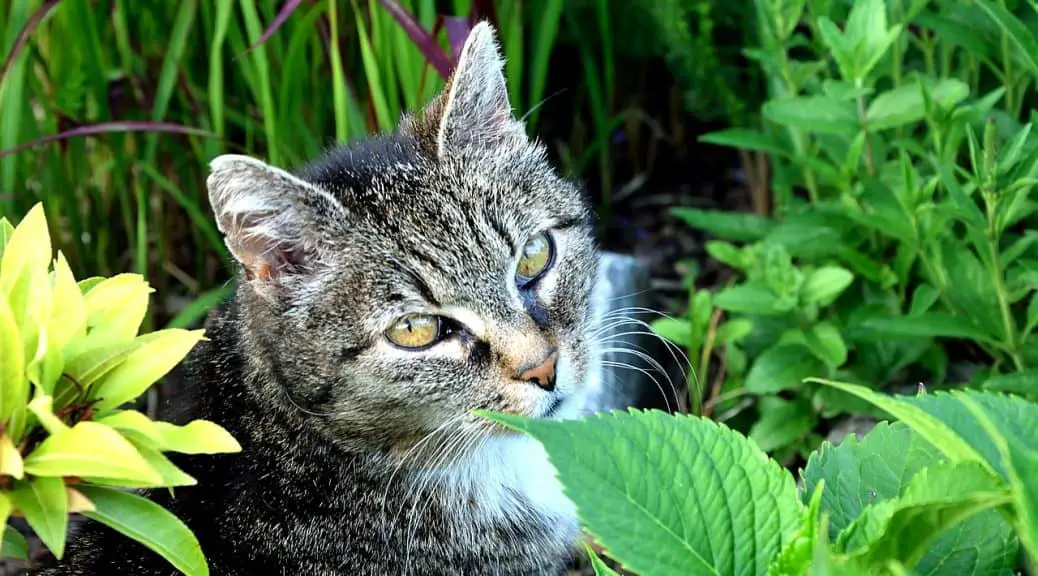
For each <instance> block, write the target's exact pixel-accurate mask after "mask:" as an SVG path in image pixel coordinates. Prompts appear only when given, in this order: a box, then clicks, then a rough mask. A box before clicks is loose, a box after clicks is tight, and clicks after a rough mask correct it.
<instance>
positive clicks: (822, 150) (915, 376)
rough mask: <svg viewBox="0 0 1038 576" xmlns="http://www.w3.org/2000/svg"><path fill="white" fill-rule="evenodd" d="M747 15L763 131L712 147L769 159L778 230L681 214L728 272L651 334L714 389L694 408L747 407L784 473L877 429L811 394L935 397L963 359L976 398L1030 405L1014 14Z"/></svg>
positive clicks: (1026, 209)
mask: <svg viewBox="0 0 1038 576" xmlns="http://www.w3.org/2000/svg"><path fill="white" fill-rule="evenodd" d="M756 7H757V16H758V20H759V23H760V30H759V32H760V39H761V45H760V48H759V50H754V51H753V53H754V54H755V58H756V59H757V61H758V62H759V64H760V66H761V69H762V71H763V72H764V73H765V75H766V76H767V77H768V78H769V79H770V80H771V81H770V83H769V85H770V86H771V90H770V96H769V99H768V101H767V102H766V103H765V104H764V106H763V107H762V116H763V123H762V126H761V128H759V129H748V128H733V129H729V130H724V131H721V132H716V133H712V134H709V135H707V136H705V137H704V140H705V141H708V142H712V143H716V144H720V145H725V146H732V147H736V148H739V149H740V150H752V151H755V152H760V153H766V154H768V156H769V159H770V161H771V167H772V171H773V173H774V175H773V177H772V179H771V188H772V191H773V193H774V196H775V197H774V202H773V205H774V206H775V213H774V214H772V215H770V216H767V217H765V216H762V215H757V214H730V213H723V212H718V211H708V210H698V209H691V208H675V209H674V210H673V213H674V214H675V215H677V216H678V217H680V218H681V219H683V220H684V221H685V222H687V223H688V224H689V225H690V226H693V227H695V228H698V229H701V230H705V231H707V232H709V233H710V234H711V235H712V236H713V237H714V239H713V240H712V241H710V242H709V243H708V244H707V251H708V252H709V254H710V255H711V256H712V257H713V258H714V259H716V260H718V261H720V262H722V263H724V264H725V265H727V266H728V267H729V268H731V269H733V270H734V271H736V273H737V282H736V283H735V284H734V285H731V286H728V287H724V288H721V289H717V290H706V289H701V290H694V291H693V293H692V294H691V297H690V303H691V304H690V306H689V311H688V313H687V314H686V315H685V317H684V318H679V319H674V320H661V321H658V322H657V323H656V324H655V328H656V329H657V331H658V332H659V333H661V334H662V335H664V336H666V337H667V338H669V339H670V340H672V341H674V342H676V343H678V344H680V345H682V346H685V347H686V348H687V350H688V351H689V355H690V356H691V357H692V358H694V359H695V361H694V363H693V368H694V369H695V370H696V373H697V375H698V376H699V379H700V380H704V381H705V380H709V381H713V380H716V384H713V385H712V389H711V390H704V388H705V386H700V387H698V388H694V389H692V390H691V391H690V393H691V395H692V399H691V404H692V405H693V406H699V405H700V403H701V402H702V401H703V400H702V398H703V397H704V396H705V397H706V404H705V405H704V408H710V409H712V410H713V412H710V411H706V410H704V412H703V413H705V414H711V413H720V414H722V415H724V416H725V418H730V417H731V416H732V414H731V413H732V412H733V411H736V412H737V411H739V410H744V409H746V408H748V407H749V406H751V405H752V406H754V407H755V408H756V414H757V417H756V419H755V420H754V421H753V422H752V424H750V425H749V433H750V436H751V437H752V438H754V439H755V440H757V441H758V442H759V443H760V445H761V447H762V448H764V449H765V450H768V451H773V452H774V453H775V455H776V456H777V457H779V458H780V460H783V461H788V460H789V458H791V457H792V456H795V455H797V454H799V455H806V452H807V451H808V450H810V449H811V448H813V447H814V446H816V445H817V444H818V441H819V440H820V436H819V434H818V431H819V430H820V429H823V428H824V427H825V426H826V424H827V421H829V420H830V419H833V418H837V417H843V416H845V415H847V414H859V415H861V414H863V415H866V416H879V415H881V414H879V413H878V412H877V411H876V410H875V409H874V408H872V407H870V406H869V405H868V404H866V403H862V402H861V401H860V400H859V399H857V398H855V397H853V396H849V395H847V394H845V393H843V392H841V391H839V390H837V389H833V388H829V387H824V386H818V385H815V384H811V383H805V382H804V381H803V380H804V378H807V377H812V376H814V377H826V378H837V379H841V380H846V381H851V382H855V383H859V384H866V383H868V384H869V385H875V386H888V385H896V384H909V385H914V383H915V382H918V381H919V380H923V381H925V382H926V385H927V386H930V387H935V386H941V385H943V384H945V382H946V381H947V380H956V379H959V378H960V377H958V376H955V375H954V369H955V368H956V366H954V365H953V363H952V362H951V357H953V356H955V355H962V353H961V352H958V354H957V351H966V352H971V351H972V356H974V357H977V358H980V360H979V363H980V364H981V366H980V369H979V370H977V371H975V372H974V374H973V375H972V376H971V377H970V378H971V380H970V382H969V383H970V384H971V385H974V386H979V387H984V388H986V389H991V390H1003V391H1014V392H1018V393H1021V394H1026V395H1031V396H1033V395H1036V394H1038V387H1036V386H1035V385H1034V381H1035V377H1036V376H1038V372H1035V371H1034V370H1035V368H1036V363H1038V339H1036V338H1034V335H1033V333H1034V330H1035V327H1036V326H1038V294H1036V291H1035V289H1036V288H1038V282H1036V278H1038V276H1036V273H1035V270H1038V252H1036V250H1035V248H1036V245H1035V240H1036V239H1038V235H1035V234H1034V232H1033V231H1031V230H1030V229H1029V226H1030V224H1031V223H1032V222H1033V221H1034V216H1035V208H1036V207H1038V203H1036V202H1035V201H1034V199H1033V196H1032V194H1031V192H1032V189H1033V188H1034V185H1035V183H1036V182H1038V180H1036V176H1038V134H1035V133H1034V131H1033V130H1032V124H1031V123H1026V122H1022V118H1021V109H1022V107H1023V106H1024V105H1025V103H1028V102H1031V100H1029V98H1030V97H1031V96H1032V95H1031V94H1030V92H1028V90H1027V88H1028V87H1029V86H1031V85H1033V84H1034V81H1035V79H1038V67H1035V66H1034V65H1033V63H1031V62H1030V60H1031V59H1033V57H1032V56H1030V55H1029V54H1030V53H1028V52H1027V51H1026V48H1027V47H1028V46H1032V45H1036V44H1035V39H1034V38H1033V36H1032V33H1031V32H1030V31H1029V29H1028V27H1027V26H1026V25H1024V23H1023V21H1022V20H1021V18H1023V17H1024V16H1018V15H1016V13H1014V12H1010V11H1009V10H1007V9H1006V8H1004V7H1003V6H1002V5H1001V4H999V3H997V2H990V1H988V0H977V1H976V2H973V3H969V4H968V5H966V4H963V3H959V2H940V1H937V2H923V1H915V2H886V1H884V0H863V1H860V2H854V3H840V2H819V1H805V0H799V1H794V2H784V1H783V2H778V1H767V0H760V1H758V2H757V3H756ZM1023 11H1026V12H1030V13H1031V14H1030V15H1031V16H1035V15H1038V11H1036V10H1035V9H1034V7H1032V6H1028V5H1025V4H1024V3H1020V5H1019V6H1017V13H1020V12H1023ZM964 22H969V23H970V24H971V26H972V27H964V24H963V23H964ZM938 31H940V32H942V33H941V34H940V35H938V34H937V32H938ZM998 47H1002V48H1004V50H1001V52H1000V51H999V50H997V48H998ZM937 54H941V55H944V57H947V58H948V60H947V61H944V60H938V59H937V58H936V55H937ZM992 82H993V83H994V85H993V86H992ZM715 315H719V316H720V317H722V318H723V321H721V322H717V323H712V322H710V320H711V319H712V318H713V317H714V316H715ZM715 324H716V325H717V328H716V329H713V328H712V325H715ZM953 347H954V348H953ZM950 350H951V352H950ZM711 362H713V364H712V363H711ZM747 397H749V398H753V399H754V400H753V401H752V402H750V403H747V402H744V400H745V399H746V398H747Z"/></svg>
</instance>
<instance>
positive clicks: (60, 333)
mask: <svg viewBox="0 0 1038 576" xmlns="http://www.w3.org/2000/svg"><path fill="white" fill-rule="evenodd" d="M52 299H53V300H52V304H51V311H50V319H49V320H48V321H47V332H48V334H50V337H51V339H52V341H53V345H54V346H55V347H56V349H57V350H58V351H59V352H60V351H63V350H64V349H65V346H66V345H67V344H68V343H69V342H70V341H71V340H73V339H74V338H81V337H83V336H84V335H85V334H86V323H87V316H86V303H85V301H84V300H83V293H82V292H81V291H80V290H79V285H78V284H76V279H75V277H74V276H73V275H72V269H71V268H69V265H68V262H67V261H66V260H65V255H64V254H62V253H61V252H58V258H57V260H56V261H55V263H54V289H53V296H52Z"/></svg>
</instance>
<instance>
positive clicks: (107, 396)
mask: <svg viewBox="0 0 1038 576" xmlns="http://www.w3.org/2000/svg"><path fill="white" fill-rule="evenodd" d="M204 334H205V331H204V330H183V329H180V328H169V329H166V330H159V331H157V332H152V333H150V334H148V336H149V337H150V338H149V340H148V341H147V342H146V343H145V344H144V345H143V346H141V347H140V348H138V349H136V350H134V351H133V352H131V353H130V355H129V356H127V357H126V359H125V360H123V362H122V363H121V364H119V366H117V367H116V368H114V369H113V370H112V371H111V372H109V373H108V374H107V375H105V376H104V377H103V378H102V379H101V380H100V381H99V382H98V383H97V385H96V386H95V387H94V388H93V389H92V396H93V397H94V398H97V399H98V402H97V404H96V405H95V408H96V409H97V410H102V411H103V410H110V409H112V408H116V407H118V406H119V405H121V404H123V403H124V402H128V401H130V400H134V399H136V398H137V397H138V396H140V395H141V394H143V393H144V392H145V391H147V389H148V388H150V387H151V385H152V384H154V383H155V382H156V381H158V379H159V378H161V377H163V376H165V375H166V373H167V372H169V371H170V370H172V369H173V367H174V366H176V365H177V364H179V363H180V361H181V360H183V359H184V357H185V356H187V353H188V352H190V351H191V349H192V348H194V346H195V344H197V343H198V341H199V340H201V339H202V337H203V335H204Z"/></svg>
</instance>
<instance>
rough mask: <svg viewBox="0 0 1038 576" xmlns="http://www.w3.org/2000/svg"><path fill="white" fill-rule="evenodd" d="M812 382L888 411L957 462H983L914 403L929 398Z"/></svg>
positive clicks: (978, 454)
mask: <svg viewBox="0 0 1038 576" xmlns="http://www.w3.org/2000/svg"><path fill="white" fill-rule="evenodd" d="M809 380H810V381H812V382H817V383H818V384H824V385H826V386H831V387H833V388H837V389H839V390H842V391H844V392H847V393H849V394H853V395H855V396H857V397H859V398H861V399H863V400H866V401H868V402H869V403H871V404H872V405H874V406H876V407H877V408H880V409H882V410H884V411H886V412H887V413H889V414H891V415H892V416H894V417H895V418H897V419H899V420H901V421H902V422H904V423H905V424H907V425H908V426H909V427H911V428H912V429H913V430H914V431H915V432H916V433H918V434H919V435H921V436H922V437H923V438H925V439H926V440H927V441H929V442H930V443H931V444H933V445H934V446H936V447H938V448H940V450H941V452H943V453H944V454H945V456H947V457H948V458H949V459H950V460H952V461H954V462H962V461H974V462H984V458H983V457H982V456H981V454H980V452H978V451H977V450H975V449H974V448H973V447H971V445H970V444H969V443H968V442H967V441H965V440H963V438H962V437H961V436H959V435H958V434H956V433H955V431H953V430H952V428H951V427H949V425H948V423H947V422H944V421H942V419H939V418H936V417H934V416H933V415H931V414H929V413H927V411H926V410H923V409H922V408H921V407H919V406H916V405H914V403H913V400H914V401H916V402H917V401H918V400H919V399H920V398H926V397H927V396H929V395H924V396H915V397H912V396H898V397H891V396H887V395H885V394H880V393H879V392H875V391H873V390H869V389H868V388H865V387H864V386H858V385H856V384H847V383H844V382H833V381H830V380H823V379H821V378H811V379H809Z"/></svg>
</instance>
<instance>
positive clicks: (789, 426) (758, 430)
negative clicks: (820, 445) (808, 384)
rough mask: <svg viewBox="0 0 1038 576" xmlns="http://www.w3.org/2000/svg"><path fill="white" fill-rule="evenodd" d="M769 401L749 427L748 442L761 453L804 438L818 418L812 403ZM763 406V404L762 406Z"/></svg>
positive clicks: (803, 401) (805, 401)
mask: <svg viewBox="0 0 1038 576" xmlns="http://www.w3.org/2000/svg"><path fill="white" fill-rule="evenodd" d="M766 400H771V402H769V403H768V406H767V408H762V409H761V415H760V419H759V420H757V422H755V423H754V424H753V427H752V428H750V440H753V441H754V442H755V443H756V444H757V446H758V447H759V448H760V449H761V450H762V451H764V452H772V451H774V450H778V449H779V448H785V447H786V446H789V445H791V444H793V443H794V442H797V441H798V440H801V439H802V438H805V437H806V436H807V435H808V434H810V433H811V432H812V431H813V430H814V427H815V425H817V424H818V416H817V415H816V414H815V412H814V410H812V409H811V403H810V402H808V401H807V400H805V399H803V398H795V399H793V400H788V401H787V400H782V399H781V398H778V397H770V398H766ZM762 406H763V404H762Z"/></svg>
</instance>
